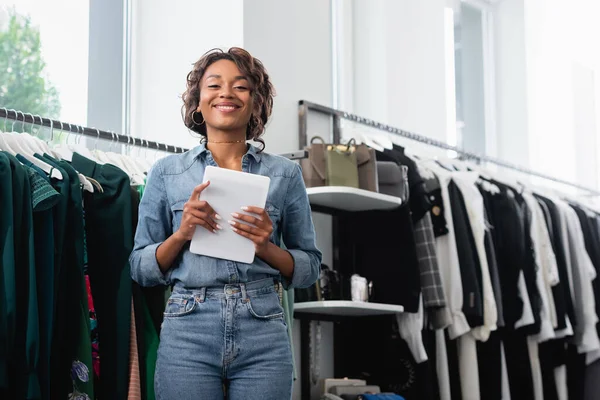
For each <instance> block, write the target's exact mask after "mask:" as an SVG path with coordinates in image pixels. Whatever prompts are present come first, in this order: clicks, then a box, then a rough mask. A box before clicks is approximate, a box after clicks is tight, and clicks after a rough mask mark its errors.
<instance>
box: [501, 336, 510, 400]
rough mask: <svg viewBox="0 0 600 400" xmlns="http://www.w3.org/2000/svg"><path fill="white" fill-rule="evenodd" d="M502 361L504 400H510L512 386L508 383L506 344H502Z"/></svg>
mask: <svg viewBox="0 0 600 400" xmlns="http://www.w3.org/2000/svg"><path fill="white" fill-rule="evenodd" d="M500 359H501V360H500V361H501V363H502V400H510V386H509V383H508V370H507V369H506V354H505V353H504V344H503V343H500Z"/></svg>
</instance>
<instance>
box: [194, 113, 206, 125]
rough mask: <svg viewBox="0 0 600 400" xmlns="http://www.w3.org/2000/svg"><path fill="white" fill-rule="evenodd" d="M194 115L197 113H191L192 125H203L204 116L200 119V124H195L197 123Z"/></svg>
mask: <svg viewBox="0 0 600 400" xmlns="http://www.w3.org/2000/svg"><path fill="white" fill-rule="evenodd" d="M196 113H197V111H194V112H193V113H192V122H193V123H194V125H196V126H200V125H202V124H203V123H204V116H203V117H202V122H200V123H197V122H196V118H195V116H196ZM200 115H202V114H200Z"/></svg>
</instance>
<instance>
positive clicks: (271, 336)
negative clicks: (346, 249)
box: [130, 48, 322, 400]
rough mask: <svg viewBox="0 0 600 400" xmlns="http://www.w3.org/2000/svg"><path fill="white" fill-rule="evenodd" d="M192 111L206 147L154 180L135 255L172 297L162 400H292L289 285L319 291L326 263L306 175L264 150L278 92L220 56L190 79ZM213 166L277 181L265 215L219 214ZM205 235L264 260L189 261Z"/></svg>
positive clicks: (138, 270) (155, 172) (233, 56)
mask: <svg viewBox="0 0 600 400" xmlns="http://www.w3.org/2000/svg"><path fill="white" fill-rule="evenodd" d="M183 101H184V105H183V109H182V114H183V120H184V123H185V125H186V126H187V127H188V128H189V129H190V130H192V131H194V132H196V133H198V134H200V135H201V136H202V138H203V140H202V142H201V143H200V145H198V146H196V147H195V148H193V149H192V150H190V151H188V152H186V153H184V154H176V155H172V156H168V157H166V158H164V159H161V160H160V161H158V162H157V163H156V164H155V165H154V167H153V168H152V170H151V171H150V173H149V174H148V179H147V184H146V188H145V190H144V196H143V197H142V200H141V203H140V208H139V223H138V228H137V230H136V236H135V244H134V249H133V252H132V254H131V257H130V264H131V273H132V276H133V279H134V280H135V281H137V282H138V283H140V284H141V285H142V286H153V285H157V284H165V285H171V286H172V287H173V294H172V296H171V298H170V299H169V301H168V303H167V307H166V310H165V318H164V323H163V326H162V329H161V333H160V335H161V336H160V347H159V349H158V359H157V364H156V375H155V386H156V394H157V398H161V399H164V400H170V399H173V400H175V399H176V400H184V399H198V398H202V399H222V398H223V397H224V392H223V390H224V389H225V391H226V393H227V396H226V398H228V399H231V400H237V399H245V400H254V399H256V400H258V399H260V400H283V399H290V398H291V393H292V356H291V346H290V342H289V338H288V333H287V326H286V321H285V318H284V315H283V308H282V306H281V303H280V300H279V296H278V292H279V288H280V284H283V285H284V287H286V288H293V287H308V286H310V285H312V284H313V283H314V282H315V281H316V279H317V277H318V275H319V270H320V265H321V259H322V255H321V252H320V251H319V250H318V249H317V247H316V244H315V232H314V226H313V221H312V216H311V210H310V205H309V202H308V195H307V194H306V188H305V186H304V181H303V179H302V173H301V171H300V167H299V165H298V164H296V163H294V162H293V161H291V160H289V159H287V158H284V157H280V156H276V155H272V154H268V153H266V152H264V151H263V150H264V141H263V140H262V139H261V136H262V134H263V132H264V128H265V124H266V123H267V121H268V119H269V116H270V115H271V111H272V109H273V86H272V85H271V82H270V80H269V75H268V74H267V72H266V70H265V68H264V66H263V65H262V63H261V62H260V61H259V60H257V59H256V58H254V57H252V56H251V55H250V54H249V53H248V52H247V51H245V50H243V49H240V48H232V49H230V50H229V51H227V52H223V51H220V50H213V51H211V52H209V53H207V54H205V55H204V56H203V57H202V58H201V59H200V60H199V61H198V62H196V63H195V64H194V67H193V70H192V71H191V72H190V73H189V74H188V77H187V90H186V92H185V93H184V95H183ZM250 139H251V140H254V141H257V142H259V143H261V145H262V146H261V148H260V149H258V148H256V147H255V146H253V145H250V144H247V143H246V141H247V140H250ZM209 166H211V167H220V168H227V169H232V170H238V171H243V172H246V173H250V174H256V175H263V176H267V177H269V179H270V184H269V191H268V195H267V201H266V206H265V207H264V208H259V207H256V204H247V205H246V206H244V207H242V208H241V209H240V210H239V211H238V212H233V213H231V215H223V214H222V215H219V214H217V213H216V212H215V209H217V210H219V209H220V205H219V204H209V203H208V202H207V201H205V200H204V199H203V197H202V193H203V191H205V190H206V191H210V190H211V189H212V190H218V189H216V188H217V187H218V185H214V186H211V183H210V181H208V182H206V183H203V184H201V185H198V183H200V182H203V177H204V171H205V170H206V168H207V167H209ZM215 179H216V178H215ZM213 206H214V207H215V208H213ZM220 212H221V213H222V211H220ZM196 229H206V230H208V231H209V232H210V233H209V235H219V234H220V233H222V232H221V231H222V230H231V231H227V232H228V233H230V232H234V233H235V234H238V235H240V236H242V237H243V238H245V239H247V240H249V241H250V242H251V243H252V244H253V245H254V248H255V257H254V259H253V261H252V262H251V263H241V262H235V261H233V260H227V259H221V258H215V257H208V256H203V255H198V254H194V253H192V252H190V250H189V248H190V246H189V241H190V240H191V239H192V237H193V236H194V233H195V232H196ZM213 238H216V239H218V238H219V236H216V237H215V236H213ZM282 242H283V243H284V244H285V250H284V249H282V248H281V244H282ZM227 244H228V245H229V246H231V243H229V242H228V243H227Z"/></svg>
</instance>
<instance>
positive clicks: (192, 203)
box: [176, 181, 223, 241]
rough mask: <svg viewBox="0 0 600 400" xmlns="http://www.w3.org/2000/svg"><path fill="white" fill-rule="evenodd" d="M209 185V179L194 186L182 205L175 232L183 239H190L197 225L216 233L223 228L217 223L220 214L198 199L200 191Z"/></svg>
mask: <svg viewBox="0 0 600 400" xmlns="http://www.w3.org/2000/svg"><path fill="white" fill-rule="evenodd" d="M209 185H210V181H208V182H205V183H203V184H201V185H198V186H196V187H195V188H194V191H193V192H192V195H191V196H190V199H189V200H188V201H187V202H186V203H185V204H184V206H183V216H182V217H181V225H180V226H179V229H178V230H177V232H176V234H177V235H178V236H179V237H180V238H181V239H183V240H185V241H188V240H192V237H193V236H194V232H195V230H196V226H197V225H200V226H202V227H204V228H205V229H207V230H208V231H210V232H213V233H216V232H217V229H223V228H222V227H221V225H219V224H218V223H217V220H220V219H221V216H220V215H219V214H217V213H216V212H215V210H213V208H212V207H211V206H210V204H208V203H207V202H206V201H204V200H199V196H200V193H202V191H203V190H204V189H206V188H207V187H208V186H209Z"/></svg>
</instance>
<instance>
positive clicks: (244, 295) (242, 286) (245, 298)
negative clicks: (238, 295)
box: [240, 283, 250, 303]
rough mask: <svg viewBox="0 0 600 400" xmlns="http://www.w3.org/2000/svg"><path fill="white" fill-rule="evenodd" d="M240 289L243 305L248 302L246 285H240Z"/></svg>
mask: <svg viewBox="0 0 600 400" xmlns="http://www.w3.org/2000/svg"><path fill="white" fill-rule="evenodd" d="M240 289H241V291H242V299H243V300H244V303H247V302H249V301H250V299H249V298H248V292H246V284H245V283H240Z"/></svg>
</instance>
